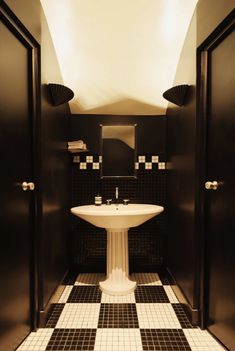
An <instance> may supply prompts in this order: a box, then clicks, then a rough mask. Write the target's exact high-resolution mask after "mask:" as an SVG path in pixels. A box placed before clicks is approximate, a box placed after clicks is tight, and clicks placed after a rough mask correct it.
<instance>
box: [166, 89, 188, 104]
mask: <svg viewBox="0 0 235 351" xmlns="http://www.w3.org/2000/svg"><path fill="white" fill-rule="evenodd" d="M188 89H189V85H187V84H182V85H176V86H175V87H173V88H170V89H168V90H166V91H165V92H164V93H163V94H162V96H163V97H164V98H165V99H166V100H167V101H170V102H172V103H173V104H175V105H177V106H183V105H184V103H185V96H186V94H187V91H188Z"/></svg>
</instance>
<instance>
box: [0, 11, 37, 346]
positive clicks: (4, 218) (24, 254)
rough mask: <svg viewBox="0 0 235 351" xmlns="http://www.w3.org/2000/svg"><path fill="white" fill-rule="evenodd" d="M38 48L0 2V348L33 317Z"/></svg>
mask: <svg viewBox="0 0 235 351" xmlns="http://www.w3.org/2000/svg"><path fill="white" fill-rule="evenodd" d="M34 62H35V57H34V48H33V46H32V45H31V43H30V41H29V40H28V39H27V37H26V36H25V35H24V33H23V32H22V31H21V30H20V28H19V27H18V26H17V25H16V24H15V22H14V20H13V19H12V18H11V16H9V15H8V14H7V12H5V11H4V9H3V8H2V7H1V6H0V162H1V166H0V169H1V171H0V202H1V206H0V208H1V210H0V233H1V245H0V270H1V274H0V301H1V307H0V350H1V351H12V350H14V349H15V348H16V346H17V345H18V344H19V343H20V342H21V341H22V340H23V339H24V338H25V337H26V335H27V334H28V333H29V332H30V331H31V329H32V327H33V321H34V312H35V311H34V249H33V247H34V201H35V196H34V191H33V184H31V190H32V191H31V190H30V189H29V188H30V184H28V185H27V184H25V190H23V185H22V183H23V182H34V171H33V149H34V138H33V127H34V117H35V113H34V111H35V96H34V90H35V89H34V86H33V81H34V77H35V75H34V69H35V63H34Z"/></svg>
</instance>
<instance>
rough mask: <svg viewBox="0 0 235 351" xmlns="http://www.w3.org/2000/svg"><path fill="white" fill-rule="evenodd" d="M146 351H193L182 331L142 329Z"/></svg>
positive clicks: (142, 338)
mask: <svg viewBox="0 0 235 351" xmlns="http://www.w3.org/2000/svg"><path fill="white" fill-rule="evenodd" d="M140 334H141V340H142V345H143V350H144V351H150V350H151V351H191V348H190V346H189V343H188V341H187V339H186V337H185V335H184V332H183V330H181V329H140Z"/></svg>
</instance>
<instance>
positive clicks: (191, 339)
mask: <svg viewBox="0 0 235 351" xmlns="http://www.w3.org/2000/svg"><path fill="white" fill-rule="evenodd" d="M183 331H184V334H185V336H186V338H187V340H188V343H189V345H190V347H191V349H192V351H225V349H224V348H223V347H222V346H221V345H220V344H219V343H218V342H217V341H216V340H215V339H214V338H213V337H212V336H211V335H210V334H209V333H208V331H206V330H201V329H199V328H198V329H184V330H183Z"/></svg>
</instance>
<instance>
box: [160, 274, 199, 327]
mask: <svg viewBox="0 0 235 351" xmlns="http://www.w3.org/2000/svg"><path fill="white" fill-rule="evenodd" d="M167 273H168V274H169V277H170V278H169V279H170V280H171V282H172V284H171V288H172V289H173V291H174V293H175V295H176V297H177V299H178V300H179V302H180V304H181V305H182V307H183V309H184V311H185V313H186V315H187V317H188V319H189V321H190V323H191V324H192V325H194V326H199V323H200V313H199V310H198V309H196V308H193V307H192V306H191V304H190V302H189V301H188V300H187V298H186V296H185V295H184V293H183V291H182V289H181V288H180V287H179V285H177V282H176V281H175V279H174V276H173V275H172V273H171V272H170V270H169V268H167Z"/></svg>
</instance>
